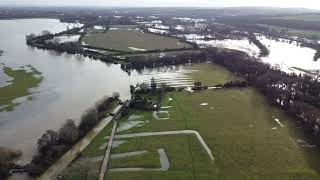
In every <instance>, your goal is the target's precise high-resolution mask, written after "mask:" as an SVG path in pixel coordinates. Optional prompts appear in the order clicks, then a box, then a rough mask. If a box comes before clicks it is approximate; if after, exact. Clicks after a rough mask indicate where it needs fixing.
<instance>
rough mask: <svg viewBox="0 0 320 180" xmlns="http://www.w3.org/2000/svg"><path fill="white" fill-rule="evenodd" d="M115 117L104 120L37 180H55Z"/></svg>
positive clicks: (115, 111)
mask: <svg viewBox="0 0 320 180" xmlns="http://www.w3.org/2000/svg"><path fill="white" fill-rule="evenodd" d="M121 107H122V105H119V106H117V107H116V108H115V109H114V111H113V113H114V114H115V113H117V112H118V111H119V110H120V109H121ZM112 119H113V117H112V116H109V117H107V118H105V119H103V120H102V121H101V122H100V123H99V124H98V125H96V127H95V128H94V129H92V130H91V131H90V132H89V133H88V134H87V135H86V136H85V137H84V138H83V139H81V140H80V141H79V142H78V143H77V144H75V145H74V146H73V147H72V148H71V149H70V150H69V151H67V152H66V153H65V154H64V155H63V156H62V157H61V158H60V159H59V160H57V161H56V162H55V163H54V164H53V165H52V166H50V167H49V169H48V170H47V171H46V172H44V173H43V174H42V175H41V176H40V177H39V178H38V179H37V180H55V179H56V176H58V175H59V174H60V173H61V172H62V171H63V170H64V169H65V168H66V167H67V166H68V165H69V164H70V163H71V162H72V161H73V160H74V159H75V158H76V157H77V156H78V154H79V153H81V152H82V151H83V150H84V149H85V148H86V147H87V146H88V145H89V144H90V143H91V141H92V140H93V139H94V138H95V137H96V136H97V135H98V134H99V133H100V132H101V131H102V130H103V129H104V128H105V127H106V126H107V125H108V124H109V123H110V122H111V121H112Z"/></svg>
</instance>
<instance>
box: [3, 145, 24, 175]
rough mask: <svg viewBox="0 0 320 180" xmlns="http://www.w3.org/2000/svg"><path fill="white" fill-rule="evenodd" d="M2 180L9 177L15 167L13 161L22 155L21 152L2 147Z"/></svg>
mask: <svg viewBox="0 0 320 180" xmlns="http://www.w3.org/2000/svg"><path fill="white" fill-rule="evenodd" d="M0 154H1V156H0V179H5V178H6V177H8V176H9V173H10V170H11V169H12V168H13V167H14V163H13V162H12V160H13V159H15V158H18V157H19V156H21V155H22V152H21V151H17V150H12V149H9V148H5V147H0Z"/></svg>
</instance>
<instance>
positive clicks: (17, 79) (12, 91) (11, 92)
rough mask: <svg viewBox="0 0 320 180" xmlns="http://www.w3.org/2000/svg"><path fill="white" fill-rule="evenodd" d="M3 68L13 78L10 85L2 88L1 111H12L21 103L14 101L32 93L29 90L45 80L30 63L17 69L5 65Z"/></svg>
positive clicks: (0, 96) (0, 89)
mask: <svg viewBox="0 0 320 180" xmlns="http://www.w3.org/2000/svg"><path fill="white" fill-rule="evenodd" d="M3 70H4V73H5V74H6V75H8V76H10V77H11V78H13V80H11V81H10V83H11V84H9V85H8V86H5V87H1V88H0V112H2V111H12V110H13V109H14V107H15V106H17V105H19V103H14V102H12V101H13V100H14V99H16V98H19V97H23V96H27V95H30V94H31V93H30V92H29V90H30V89H31V88H35V87H37V86H38V85H39V84H40V83H41V82H42V80H43V77H42V76H41V73H40V72H39V71H37V70H36V69H35V68H33V67H32V66H30V65H29V66H23V67H20V68H19V69H17V70H14V69H11V68H10V67H6V66H4V68H3ZM1 106H3V107H1Z"/></svg>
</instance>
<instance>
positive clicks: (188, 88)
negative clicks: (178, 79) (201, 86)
mask: <svg viewBox="0 0 320 180" xmlns="http://www.w3.org/2000/svg"><path fill="white" fill-rule="evenodd" d="M185 90H186V91H189V92H193V90H192V88H191V87H190V86H189V87H187V88H186V89H185Z"/></svg>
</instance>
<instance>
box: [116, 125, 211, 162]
mask: <svg viewBox="0 0 320 180" xmlns="http://www.w3.org/2000/svg"><path fill="white" fill-rule="evenodd" d="M180 134H194V135H196V136H197V138H198V140H199V141H200V143H201V145H202V146H203V148H204V149H205V150H206V152H207V153H208V155H209V157H210V159H211V160H212V161H213V160H214V157H213V155H212V152H211V150H210V148H209V147H208V146H207V144H206V142H205V141H204V140H203V138H202V137H201V135H200V134H199V132H197V131H195V130H181V131H163V132H144V133H136V134H123V135H115V136H114V138H115V139H127V138H136V137H146V136H165V135H180Z"/></svg>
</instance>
